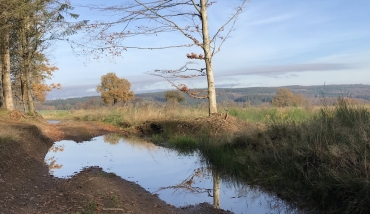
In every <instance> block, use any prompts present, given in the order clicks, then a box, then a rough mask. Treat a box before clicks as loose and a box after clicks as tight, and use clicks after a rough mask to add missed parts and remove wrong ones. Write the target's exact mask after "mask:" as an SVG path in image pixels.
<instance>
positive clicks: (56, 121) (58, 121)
mask: <svg viewBox="0 0 370 214" xmlns="http://www.w3.org/2000/svg"><path fill="white" fill-rule="evenodd" d="M46 122H48V123H50V124H58V123H60V122H61V121H60V120H46Z"/></svg>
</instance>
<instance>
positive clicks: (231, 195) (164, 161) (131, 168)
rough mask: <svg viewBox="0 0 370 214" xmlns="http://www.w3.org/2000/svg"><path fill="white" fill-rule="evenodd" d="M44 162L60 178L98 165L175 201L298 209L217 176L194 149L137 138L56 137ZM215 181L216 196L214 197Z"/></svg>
mask: <svg viewBox="0 0 370 214" xmlns="http://www.w3.org/2000/svg"><path fill="white" fill-rule="evenodd" d="M45 162H46V163H47V164H48V165H49V169H50V173H52V174H53V175H54V176H56V177H59V178H68V177H70V176H72V175H74V174H75V173H78V172H79V171H80V170H81V169H82V168H84V167H88V166H99V167H102V168H103V170H104V171H106V172H113V173H115V174H116V175H118V176H120V177H122V178H124V179H126V180H129V181H133V182H136V183H138V184H139V185H141V186H142V187H144V188H145V189H147V190H148V191H149V192H151V193H154V194H158V197H159V198H161V199H162V200H164V201H166V202H167V203H169V204H172V205H175V206H177V207H180V206H186V205H193V204H198V203H202V202H208V203H210V204H214V203H216V204H217V203H219V204H220V207H221V208H222V209H225V210H230V211H232V212H234V213H295V212H297V210H295V209H294V208H292V207H291V206H290V205H288V204H287V203H285V202H284V201H282V200H280V199H279V198H277V197H276V196H274V195H271V194H267V193H264V192H261V191H259V190H258V189H255V188H250V187H249V186H248V185H246V184H236V183H233V182H232V181H227V182H226V181H223V180H221V181H219V178H218V176H217V175H213V174H212V170H211V167H207V166H204V164H201V163H200V158H199V157H198V156H197V154H193V155H186V156H184V155H179V154H178V153H177V152H176V151H174V150H171V149H167V148H163V147H160V146H156V145H154V144H153V143H150V142H145V141H143V140H141V139H131V138H125V139H123V138H121V137H120V136H118V135H106V136H101V137H96V138H94V139H93V140H91V141H89V142H83V143H78V144H77V143H75V142H74V141H59V142H56V143H55V144H54V146H53V147H52V148H51V149H50V150H49V153H48V154H47V155H46V157H45ZM214 187H215V188H216V193H215V195H216V196H217V195H219V197H215V198H214V197H213V195H214V191H213V189H214ZM217 189H219V191H217ZM214 199H215V200H214Z"/></svg>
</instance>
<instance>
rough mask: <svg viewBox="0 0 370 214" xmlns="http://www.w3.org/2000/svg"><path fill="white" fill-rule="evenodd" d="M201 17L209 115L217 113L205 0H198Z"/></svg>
mask: <svg viewBox="0 0 370 214" xmlns="http://www.w3.org/2000/svg"><path fill="white" fill-rule="evenodd" d="M200 4H201V10H200V15H201V17H202V34H203V50H204V61H205V63H206V73H207V83H208V102H209V115H212V114H216V113H217V102H216V88H215V81H214V77H213V71H212V54H211V44H210V39H209V32H208V17H207V5H206V4H207V0H200Z"/></svg>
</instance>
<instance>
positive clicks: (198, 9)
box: [191, 0, 200, 13]
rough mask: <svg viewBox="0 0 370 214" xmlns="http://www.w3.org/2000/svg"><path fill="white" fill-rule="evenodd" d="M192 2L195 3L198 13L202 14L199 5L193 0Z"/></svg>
mask: <svg viewBox="0 0 370 214" xmlns="http://www.w3.org/2000/svg"><path fill="white" fill-rule="evenodd" d="M191 2H192V3H193V5H194V7H195V9H196V10H197V11H198V13H200V8H199V6H198V5H197V4H195V2H194V0H191Z"/></svg>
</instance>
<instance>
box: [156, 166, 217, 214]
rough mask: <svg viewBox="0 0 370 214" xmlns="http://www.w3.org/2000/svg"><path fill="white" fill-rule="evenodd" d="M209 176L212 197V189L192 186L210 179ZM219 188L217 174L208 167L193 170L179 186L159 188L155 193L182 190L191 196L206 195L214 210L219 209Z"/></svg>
mask: <svg viewBox="0 0 370 214" xmlns="http://www.w3.org/2000/svg"><path fill="white" fill-rule="evenodd" d="M211 174H212V177H213V196H212V195H211V191H212V189H207V188H201V187H196V186H194V184H195V183H196V182H197V180H204V179H210V178H211ZM220 186H221V180H220V176H219V174H218V173H216V172H213V171H212V170H211V168H209V167H201V168H197V169H194V172H193V174H192V175H190V176H189V177H188V178H186V179H185V180H183V181H182V182H181V183H180V184H178V185H175V186H168V187H161V188H159V189H158V190H157V192H159V191H161V190H165V189H174V190H175V191H174V192H176V191H179V190H183V191H188V192H190V193H193V194H199V193H207V194H208V196H209V197H213V206H214V207H215V208H216V209H220Z"/></svg>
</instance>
